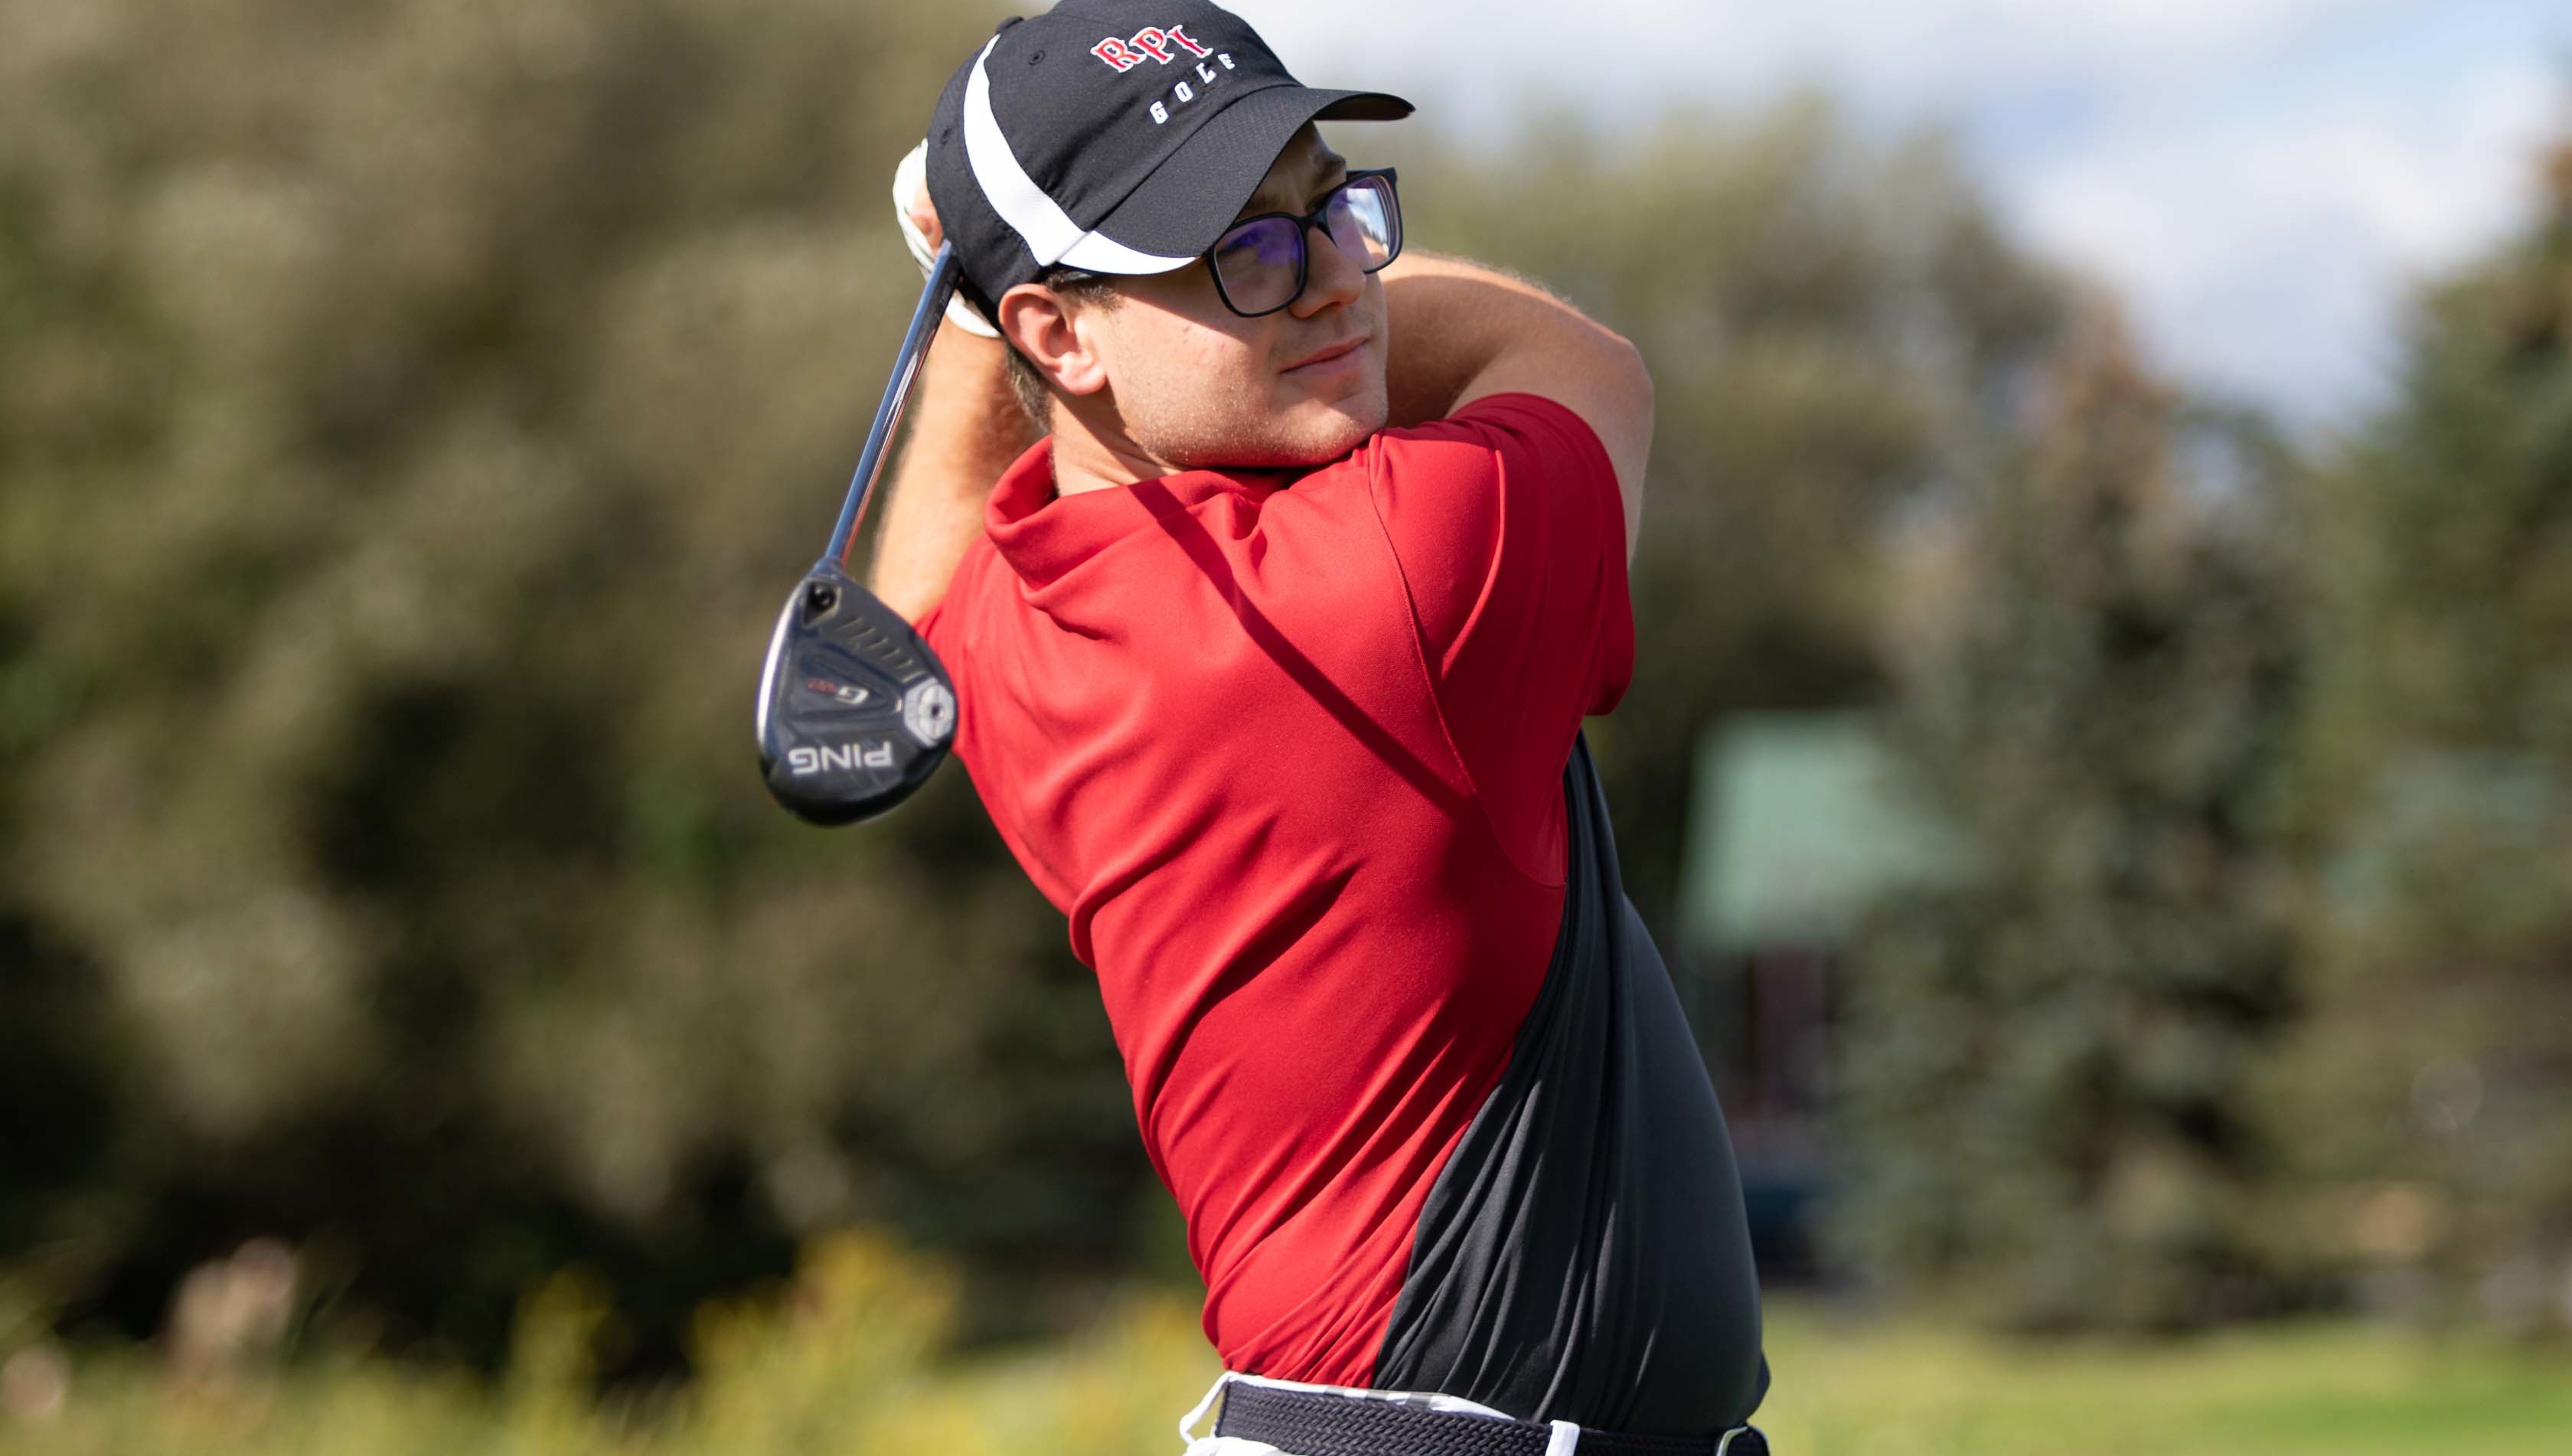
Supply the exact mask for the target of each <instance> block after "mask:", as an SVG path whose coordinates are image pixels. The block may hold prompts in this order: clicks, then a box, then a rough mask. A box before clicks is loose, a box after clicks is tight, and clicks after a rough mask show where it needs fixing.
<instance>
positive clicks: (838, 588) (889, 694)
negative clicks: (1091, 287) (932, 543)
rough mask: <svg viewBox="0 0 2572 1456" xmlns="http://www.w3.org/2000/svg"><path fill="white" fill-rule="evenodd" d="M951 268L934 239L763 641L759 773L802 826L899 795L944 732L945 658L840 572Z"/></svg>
mask: <svg viewBox="0 0 2572 1456" xmlns="http://www.w3.org/2000/svg"><path fill="white" fill-rule="evenodd" d="M957 273H958V265H957V261H956V253H955V249H954V248H952V247H944V248H941V249H939V251H938V258H937V261H936V262H935V263H933V264H932V265H931V266H930V270H929V286H928V287H927V288H926V289H924V290H922V292H921V296H920V307H919V309H918V310H916V311H915V312H914V313H913V314H912V317H911V329H910V332H908V333H907V334H905V335H904V336H903V341H902V354H901V356H900V357H899V358H897V359H896V360H895V361H894V366H893V378H892V379H891V380H890V381H889V382H888V383H887V384H886V385H885V395H884V401H883V402H882V403H880V404H878V405H877V406H876V418H875V424H874V426H873V427H872V428H870V429H869V430H868V431H867V443H866V448H865V450H864V451H862V452H861V453H860V454H859V456H858V468H857V473H856V474H855V475H854V476H853V477H852V478H851V479H850V481H849V494H848V499H847V500H846V501H845V502H844V503H843V504H842V505H841V507H840V519H839V523H838V524H837V525H835V526H834V527H833V528H832V530H831V541H830V545H829V547H828V548H827V549H825V550H824V551H823V553H822V559H821V560H820V561H819V562H817V563H816V564H815V565H814V567H813V569H812V570H811V571H810V572H808V573H806V575H805V577H804V579H803V580H802V581H801V582H799V583H797V585H796V587H795V594H794V595H792V596H790V597H788V598H787V599H786V609H785V610H784V611H782V612H780V613H779V614H778V617H777V630H776V632H775V634H773V635H772V636H771V637H770V638H769V641H768V662H767V665H766V666H765V667H764V668H763V669H762V670H761V676H760V683H759V767H760V772H761V774H762V775H764V776H765V777H766V778H767V780H768V792H769V794H770V796H771V797H773V798H775V799H776V800H777V802H778V803H780V804H782V805H784V806H785V807H786V808H787V809H788V810H790V811H792V812H793V813H794V814H796V815H797V816H798V817H800V818H803V819H805V820H808V821H810V822H812V823H814V824H854V823H856V822H857V821H859V820H861V819H872V818H874V817H875V816H876V815H879V814H882V813H884V812H885V811H886V810H888V809H891V808H893V807H894V806H895V805H897V804H899V803H901V802H902V801H903V800H905V799H908V798H910V797H911V795H912V792H913V791H914V790H916V789H918V788H919V787H920V786H921V785H922V784H925V783H927V782H929V776H930V775H931V774H934V773H936V772H937V771H938V766H939V765H940V764H941V763H944V762H946V760H947V750H948V748H949V746H950V745H951V744H952V743H953V742H954V740H955V737H956V685H955V683H954V682H952V681H951V680H950V679H949V678H948V676H947V669H946V667H945V666H944V665H943V664H941V663H940V662H939V660H938V654H937V653H935V652H932V651H931V650H930V649H929V644H928V643H927V642H925V641H923V640H921V636H920V634H919V633H918V632H915V631H913V630H912V628H911V623H909V622H907V621H905V620H903V617H902V614H901V613H899V612H897V611H895V610H894V609H893V608H892V607H889V606H887V605H885V604H884V602H883V601H881V600H880V599H878V598H877V596H876V595H875V593H873V592H871V591H869V590H867V589H866V588H865V587H863V586H861V585H859V584H858V583H857V582H856V581H855V580H854V579H852V578H851V577H850V576H849V573H848V557H849V544H850V542H851V540H852V539H854V538H855V537H856V535H857V531H858V522H859V521H860V519H862V518H863V516H864V514H865V511H866V502H867V496H868V494H869V493H870V492H871V491H872V490H873V489H874V488H875V482H876V476H877V475H878V474H879V473H881V472H882V471H883V469H884V457H885V452H886V450H887V449H888V448H889V447H890V445H891V444H892V442H893V435H894V431H895V430H897V429H899V428H900V427H901V425H902V412H903V407H904V405H905V404H907V403H908V402H909V401H910V397H911V389H912V385H913V383H914V382H916V381H917V379H918V378H919V375H920V362H921V360H922V358H923V357H924V356H926V355H927V354H928V353H929V344H930V341H931V340H932V339H934V338H935V337H936V336H937V333H938V321H939V319H940V318H941V317H942V316H943V315H945V314H946V312H947V301H948V300H949V299H951V298H953V297H954V296H955V294H956V279H957Z"/></svg>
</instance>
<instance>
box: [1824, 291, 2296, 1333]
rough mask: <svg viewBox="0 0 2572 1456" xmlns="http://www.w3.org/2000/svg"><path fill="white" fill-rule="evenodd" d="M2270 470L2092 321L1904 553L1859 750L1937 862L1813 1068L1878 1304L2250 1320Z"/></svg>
mask: <svg viewBox="0 0 2572 1456" xmlns="http://www.w3.org/2000/svg"><path fill="white" fill-rule="evenodd" d="M2183 459H2186V460H2187V461H2189V462H2191V464H2192V466H2193V468H2187V469H2183V468H2182V467H2181V461H2182V460H2183ZM2209 460H2220V461H2222V462H2223V463H2224V465H2225V468H2223V469H2221V470H2209V469H2207V468H2206V465H2207V462H2208V461H2209ZM2281 468H2282V462H2281V457H2280V456H2279V455H2278V453H2277V452H2276V450H2275V448H2274V446H2273V445H2272V444H2270V443H2269V442H2267V441H2266V440H2265V439H2264V438H2263V437H2262V436H2261V435H2260V433H2259V432H2258V431H2257V430H2256V429H2255V428H2251V427H2249V426H2248V425H2247V424H2246V423H2244V422H2243V421H2239V420H2229V419H2225V418H2222V417H2220V416H2201V415H2199V414H2196V413H2193V412H2191V411H2187V410H2184V409H2183V408H2182V407H2181V405H2180V404H2179V402H2178V401H2177V400H2176V399H2175V398H2174V397H2173V396H2172V394H2171V393H2170V392H2169V391H2168V390H2167V389H2165V388H2164V387H2162V386H2160V385H2159V384H2157V383H2155V382H2154V381H2152V380H2151V379H2150V378H2148V377H2147V376H2146V375H2145V374H2144V372H2143V371H2142V369H2141V368H2140V366H2139V365H2138V364H2136V362H2135V360H2134V358H2133V355H2132V352H2131V350H2130V348H2129V346H2128V344H2127V342H2126V339H2125V335H2124V332H2123V329H2122V327H2121V326H2120V325H2119V323H2118V321H2117V318H2116V314H2115V311H2114V310H2113V308H2111V307H2110V306H2109V305H2107V304H2106V303H2105V302H2100V303H2097V304H2094V305H2093V306H2091V307H2090V308H2088V309H2087V310H2085V312H2084V314H2083V316H2082V318H2081V320H2080V322H2079V324H2078V325H2077V327H2076V328H2075V329H2074V331H2073V333H2072V335H2071V337H2070V339H2069V341H2068V342H2067V344H2066V346H2065V348H2064V350H2063V353H2062V354H2061V356H2060V357H2059V358H2058V360H2057V361H2056V362H2055V364H2054V365H2053V367H2052V370H2051V373H2050V376H2049V378H2048V379H2047V381H2046V387H2045V389H2044V391H2043V396H2042V400H2041V404H2040V406H2039V424H2038V427H2037V429H2036V431H2035V433H2034V437H2033V439H2032V441H2031V444H2030V447H2029V448H2028V449H2027V451H2026V452H2025V453H2024V455H2023V457H2022V458H2019V459H2017V460H2016V461H2014V462H2011V463H2010V464H2008V465H2006V466H2005V467H2004V468H2002V469H2000V470H1999V471H1997V472H1996V473H1995V474H1994V476H1993V477H1992V478H1991V481H1990V485H1989V488H1988V489H1986V490H1984V491H1982V492H1980V493H1978V494H1975V495H1973V496H1972V497H1970V499H1969V501H1968V503H1967V505H1966V507H1965V509H1964V511H1963V515H1962V520H1961V523H1960V528H1958V529H1956V530H1955V531H1953V532H1952V533H1951V535H1950V536H1949V537H1948V538H1947V539H1946V540H1945V542H1944V544H1943V545H1938V544H1933V545H1931V546H1928V547H1925V548H1924V549H1928V550H1930V551H1932V552H1933V553H1941V554H1943V555H1944V556H1945V557H1946V558H1947V559H1945V560H1944V561H1943V562H1939V563H1935V564H1936V565H1937V568H1938V569H1934V570H1922V571H1915V572H1914V573H1913V575H1914V577H1915V579H1917V580H1921V581H1926V582H1930V583H1935V584H1937V585H1938V586H1939V587H1940V588H1942V590H1939V591H1915V592H1914V593H1913V594H1912V596H1911V597H1909V598H1908V599H1907V600H1906V602H1905V612H1906V621H1905V623H1904V627H1905V632H1906V636H1907V638H1908V641H1907V645H1906V649H1905V650H1906V653H1907V656H1908V662H1907V669H1908V670H1907V671H1906V673H1905V675H1904V691H1903V694H1902V697H1901V700H1900V702H1899V705H1898V710H1897V713H1896V715H1895V718H1894V722H1893V725H1892V729H1891V731H1892V735H1893V741H1894V743H1895V746H1896V749H1897V752H1898V755H1899V757H1900V761H1901V762H1902V763H1903V764H1904V766H1905V768H1906V769H1907V771H1908V776H1909V778H1910V780H1911V783H1910V787H1911V788H1912V789H1913V790H1914V791H1915V792H1916V793H1917V794H1918V795H1919V796H1920V798H1921V800H1922V801H1923V802H1924V803H1925V804H1926V805H1927V806H1928V807H1930V808H1931V809H1932V810H1934V812H1935V813H1936V814H1937V815H1938V816H1939V817H1940V818H1942V819H1943V820H1944V821H1946V822H1948V823H1949V824H1951V825H1953V826H1955V828H1956V830H1957V833H1958V844H1959V853H1960V858H1961V859H1962V860H1963V863H1962V864H1961V865H1960V866H1959V867H1958V871H1957V877H1956V880H1955V882H1954V883H1953V884H1952V885H1950V886H1947V887H1944V888H1939V889H1934V890H1924V891H1920V892H1915V893H1910V894H1907V895H1904V896H1902V897H1899V898H1897V899H1895V900H1893V901H1892V902H1891V903H1888V904H1886V905H1884V906H1881V907H1879V909H1878V910H1877V912H1876V914H1875V915H1874V916H1873V917H1872V921H1871V924H1870V925H1869V927H1868V928H1867V930H1866V932H1865V933H1864V935H1863V937H1862V945H1861V947H1860V950H1859V954H1858V955H1857V957H1856V965H1855V968H1854V969H1855V972H1856V990H1855V991H1854V993H1853V1002H1854V1005H1853V1008H1852V1014H1851V1017H1850V1027H1849V1030H1848V1035H1847V1037H1846V1039H1845V1040H1844V1041H1843V1042H1842V1044H1841V1048H1840V1056H1839V1058H1838V1067H1839V1072H1840V1075H1841V1079H1842V1087H1843V1092H1844V1104H1843V1112H1844V1124H1845V1127H1846V1130H1847V1132H1848V1134H1849V1137H1848V1141H1847V1144H1846V1146H1845V1157H1846V1165H1847V1167H1848V1170H1849V1175H1848V1184H1849V1186H1848V1190H1847V1197H1846V1200H1845V1205H1844V1207H1843V1208H1842V1209H1841V1210H1840V1212H1841V1225H1842V1226H1841V1233H1842V1236H1843V1240H1842V1241H1843V1244H1844V1246H1845V1247H1846V1248H1848V1249H1849V1250H1850V1251H1852V1252H1853V1253H1854V1254H1855V1255H1856V1256H1857V1258H1858V1259H1859V1260H1860V1261H1861V1262H1862V1263H1863V1264H1864V1265H1866V1266H1867V1267H1868V1268H1869V1269H1871V1270H1872V1271H1874V1272H1875V1273H1877V1274H1879V1275H1882V1276H1884V1277H1886V1278H1887V1279H1888V1280H1890V1281H1891V1282H1892V1283H1894V1284H1895V1285H1896V1286H1897V1287H1900V1288H1904V1289H1908V1290H1914V1291H1919V1290H1928V1291H1934V1292H1935V1293H1937V1294H1938V1295H1941V1296H1944V1297H1951V1298H1958V1299H1960V1300H1961V1301H1962V1302H1963V1303H1964V1304H1965V1305H1966V1306H1968V1307H1970V1308H1973V1309H1975V1310H1977V1311H1979V1312H1980V1313H1981V1314H1982V1315H1984V1316H1985V1317H1989V1318H1993V1319H1996V1320H1998V1321H2001V1322H2004V1323H2010V1324H2015V1325H2024V1326H2066V1325H2085V1324H2102V1325H2112V1326H2135V1327H2179V1326H2187V1325H2194V1324H2198V1323H2202V1322H2206V1321H2209V1320H2212V1319H2217V1318H2221V1317H2225V1316H2229V1315H2239V1314H2242V1313H2245V1312H2249V1311H2251V1310H2253V1309H2256V1308H2258V1307H2261V1306H2262V1305H2263V1304H2265V1303H2267V1302H2268V1301H2270V1300H2272V1299H2273V1298H2274V1297H2276V1294H2277V1292H2278V1291H2277V1287H2276V1283H2275V1280H2276V1276H2277V1275H2278V1273H2279V1272H2280V1270H2279V1264H2278V1260H2277V1258H2276V1250H2275V1249H2274V1248H2273V1247H2271V1245H2272V1243H2273V1239H2272V1238H2271V1237H2270V1236H2269V1233H2268V1231H2267V1229H2268V1227H2269V1220H2268V1212H2269V1209H2270V1207H2271V1205H2272V1204H2273V1202H2274V1201H2275V1194H2274V1190H2273V1187H2272V1178H2273V1175H2274V1172H2275V1166H2276V1161H2277V1159H2276V1155H2275V1149H2274V1147H2273V1146H2272V1140H2271V1139H2272V1136H2273V1131H2272V1129H2271V1128H2270V1127H2268V1126H2267V1125H2266V1124H2265V1122H2264V1120H2263V1115H2262V1110H2263V1109H2262V1105H2261V1103H2260V1100H2259V1084H2258V1074H2259V1072H2260V1071H2261V1069H2262V1068H2263V1066H2264V1065H2265V1063H2266V1061H2267V1060H2268V1059H2269V1058H2270V1056H2271V1053H2272V1048H2273V1046H2274V1044H2275V1043H2276V1041H2277V1039H2278V1037H2279V1036H2280V1034H2281V1032H2282V1031H2283V1030H2284V1029H2285V1027H2286V1026H2287V1025H2288V1022H2289V1017H2290V1014H2291V1012H2292V1010H2293V994H2292V993H2293V987H2292V982H2291V979H2290V975H2289V972H2290V969H2291V965H2292V945H2293V942H2292V937H2291V933H2290V932H2291V928H2292V927H2291V920H2290V915H2291V911H2292V908H2293V903H2294V902H2293V898H2292V894H2293V888H2294V885H2295V883H2296V882H2295V877H2294V873H2293V864H2292V861H2291V859H2290V857H2288V856H2286V855H2285V854H2284V853H2283V852H2282V850H2281V848H2280V842H2279V840H2278V838H2277V835H2276V833H2275V832H2274V828H2275V825H2276V823H2277V822H2278V811H2279V808H2280V800H2279V793H2280V789H2281V786H2282V784H2283V783H2284V770H2285V768H2286V763H2287V758H2286V753H2287V749H2288V747H2289V746H2290V738H2291V733H2292V731H2293V728H2294V726H2295V721H2296V720H2295V716H2294V713H2295V707H2296V703H2297V700H2298V674H2297V668H2298V660H2299V642H2298V638H2297V635H2296V633H2297V630H2298V620H2297V617H2296V615H2295V613H2294V610H2293V606H2294V597H2293V593H2292V589H2291V587H2292V580H2293V579H2292V578H2291V577H2290V576H2287V575H2284V574H2282V573H2281V572H2280V571H2279V570H2278V569H2277V557H2276V554H2275V552H2274V550H2273V543H2272V541H2271V540H2269V539H2268V538H2267V536H2266V534H2265V530H2264V529H2263V527H2265V526H2266V525H2267V524H2269V521H2268V520H2267V512H2268V511H2269V510H2272V509H2273V508H2274V507H2275V506H2276V505H2277V504H2278V503H2279V502H2278V500H2277V499H2276V497H2275V494H2274V492H2275V489H2276V487H2277V486H2278V485H2279V484H2280V483H2282V479H2281V476H2280V473H2279V472H2280V470H2281ZM2192 483H2195V484H2197V485H2198V486H2199V488H2200V490H2201V491H2203V492H2205V493H2203V494H2201V493H2193V492H2192V490H2191V488H2190V486H2191V485H2192ZM2209 495H2212V496H2214V497H2215V498H2211V499H2210V498H2207V497H2208V496H2209ZM1928 539H1930V540H1931V541H1932V542H1935V541H1936V540H1937V539H1938V538H1937V537H1935V536H1934V535H1932V536H1930V537H1928Z"/></svg>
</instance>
